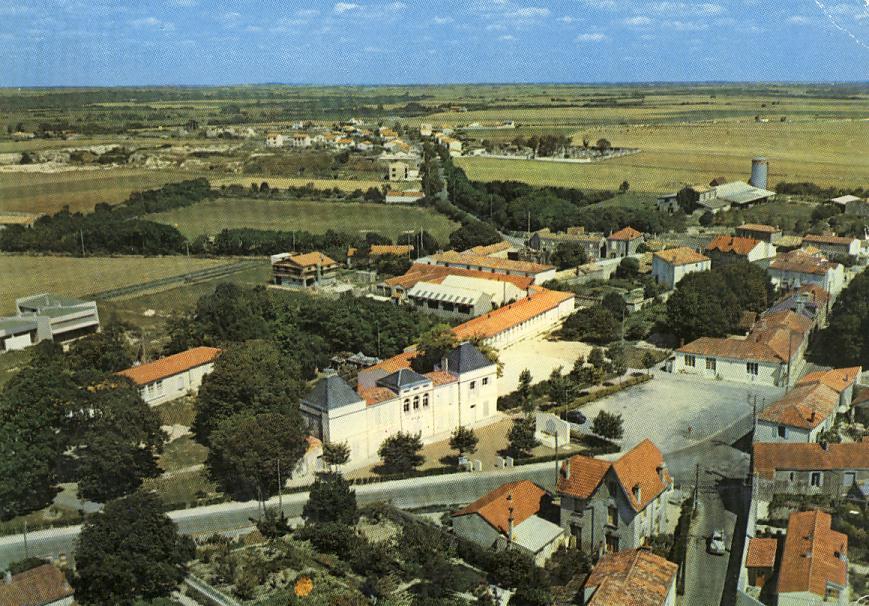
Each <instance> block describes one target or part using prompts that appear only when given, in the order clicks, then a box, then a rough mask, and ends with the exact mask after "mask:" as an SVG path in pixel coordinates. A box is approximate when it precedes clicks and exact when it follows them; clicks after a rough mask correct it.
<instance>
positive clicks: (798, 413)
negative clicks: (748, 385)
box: [757, 383, 839, 429]
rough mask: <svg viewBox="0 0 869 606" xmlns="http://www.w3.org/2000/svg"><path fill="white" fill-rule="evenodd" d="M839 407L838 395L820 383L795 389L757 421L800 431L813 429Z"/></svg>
mask: <svg viewBox="0 0 869 606" xmlns="http://www.w3.org/2000/svg"><path fill="white" fill-rule="evenodd" d="M838 405H839V394H838V393H836V391H835V390H833V389H831V388H829V387H827V386H826V385H822V384H820V383H808V384H804V385H801V386H799V387H795V388H794V389H792V390H791V391H790V392H789V393H788V394H787V395H786V396H784V397H783V398H780V399H779V400H777V401H776V402H774V403H773V404H772V405H770V406H769V408H767V409H766V410H764V411H763V412H762V413H760V414H759V415H758V417H757V418H758V420H759V421H767V422H769V423H779V424H782V425H789V426H791V427H799V428H800V429H814V428H815V427H817V426H819V425H820V424H821V423H823V422H824V421H826V420H827V419H828V418H829V417H830V415H832V414H833V413H834V412H835V411H836V408H837V407H838Z"/></svg>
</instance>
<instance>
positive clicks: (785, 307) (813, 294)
mask: <svg viewBox="0 0 869 606" xmlns="http://www.w3.org/2000/svg"><path fill="white" fill-rule="evenodd" d="M829 308H830V294H829V293H828V292H827V291H825V290H824V289H823V288H821V287H820V286H818V285H817V284H805V285H803V286H801V287H800V288H798V289H797V290H795V291H794V292H791V293H787V294H785V295H783V296H782V297H781V298H780V299H779V300H778V301H776V302H775V303H773V304H772V305H771V306H770V308H769V309H768V310H767V311H766V312H764V313H765V314H769V313H776V312H780V311H792V312H794V313H796V314H799V315H802V316H805V317H806V318H808V319H810V320H811V321H812V330H816V329H818V328H822V327H824V326H826V324H827V313H828V312H829Z"/></svg>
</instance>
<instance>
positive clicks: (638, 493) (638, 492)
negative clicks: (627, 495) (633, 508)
mask: <svg viewBox="0 0 869 606" xmlns="http://www.w3.org/2000/svg"><path fill="white" fill-rule="evenodd" d="M632 492H633V493H634V499H635V500H636V501H637V503H642V502H643V489H642V487H641V486H640V485H639V484H637V485H636V486H634V490H633V491H632Z"/></svg>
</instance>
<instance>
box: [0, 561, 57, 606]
mask: <svg viewBox="0 0 869 606" xmlns="http://www.w3.org/2000/svg"><path fill="white" fill-rule="evenodd" d="M71 595H73V589H72V587H71V586H70V585H69V583H67V581H66V577H65V576H64V574H63V573H62V572H61V571H60V570H58V569H57V568H55V567H54V566H52V565H51V564H44V565H42V566H37V567H36V568H32V569H30V570H27V571H25V572H22V573H20V574H16V575H15V576H13V577H12V582H11V583H2V582H0V606H43V605H44V604H51V603H52V602H56V601H58V600H62V599H63V598H67V597H69V596H71Z"/></svg>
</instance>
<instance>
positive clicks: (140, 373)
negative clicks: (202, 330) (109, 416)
mask: <svg viewBox="0 0 869 606" xmlns="http://www.w3.org/2000/svg"><path fill="white" fill-rule="evenodd" d="M220 351H221V350H220V349H218V348H216V347H194V348H193V349H188V350H187V351H182V352H181V353H177V354H174V355H171V356H166V357H165V358H160V359H159V360H154V361H153V362H148V363H147V364H140V365H138V366H133V367H132V368H128V369H126V370H122V371H120V372H118V373H117V374H118V375H120V376H122V377H126V378H128V379H130V380H131V381H132V382H133V383H135V384H136V386H137V387H138V388H139V393H141V394H142V399H143V400H145V403H146V404H149V405H150V406H156V405H158V404H163V403H164V402H169V401H171V400H175V399H177V398H180V397H182V396H185V395H187V394H190V393H193V392H195V391H197V390H198V389H199V387H200V386H201V385H202V379H203V377H205V375H207V374H208V373H209V372H211V370H212V369H213V368H214V361H215V360H216V359H217V356H219V355H220Z"/></svg>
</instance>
